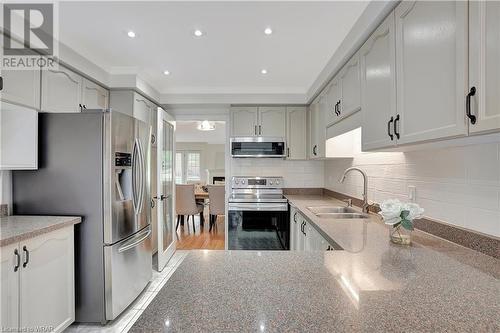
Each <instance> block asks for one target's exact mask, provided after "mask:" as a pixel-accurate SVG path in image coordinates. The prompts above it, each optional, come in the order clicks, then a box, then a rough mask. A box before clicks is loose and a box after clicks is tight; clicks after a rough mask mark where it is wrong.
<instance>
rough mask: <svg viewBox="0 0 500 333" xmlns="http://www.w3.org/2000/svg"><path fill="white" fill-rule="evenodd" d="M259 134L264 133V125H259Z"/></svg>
mask: <svg viewBox="0 0 500 333" xmlns="http://www.w3.org/2000/svg"><path fill="white" fill-rule="evenodd" d="M259 135H262V126H261V125H259Z"/></svg>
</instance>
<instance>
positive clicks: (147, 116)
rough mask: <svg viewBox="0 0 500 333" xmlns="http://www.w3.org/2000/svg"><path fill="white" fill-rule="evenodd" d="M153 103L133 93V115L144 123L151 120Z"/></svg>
mask: <svg viewBox="0 0 500 333" xmlns="http://www.w3.org/2000/svg"><path fill="white" fill-rule="evenodd" d="M153 108H154V105H153V103H151V102H150V101H149V100H148V99H146V98H144V97H142V96H141V95H139V94H137V93H134V117H135V118H136V119H139V120H142V121H143V122H145V123H146V124H149V123H150V122H151V114H152V112H153Z"/></svg>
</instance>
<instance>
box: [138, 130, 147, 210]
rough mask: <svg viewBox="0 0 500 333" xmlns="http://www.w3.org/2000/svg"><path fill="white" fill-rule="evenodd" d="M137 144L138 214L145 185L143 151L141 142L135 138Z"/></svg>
mask: <svg viewBox="0 0 500 333" xmlns="http://www.w3.org/2000/svg"><path fill="white" fill-rule="evenodd" d="M137 143H138V146H139V157H140V161H139V164H140V179H141V182H140V191H139V204H138V206H139V207H138V209H137V212H138V213H139V214H140V213H141V212H142V209H143V206H144V192H145V186H146V175H145V172H146V166H145V159H144V151H143V149H142V144H141V142H140V141H139V140H137Z"/></svg>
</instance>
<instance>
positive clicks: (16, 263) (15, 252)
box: [14, 249, 21, 272]
mask: <svg viewBox="0 0 500 333" xmlns="http://www.w3.org/2000/svg"><path fill="white" fill-rule="evenodd" d="M14 256H15V257H16V261H15V264H14V272H17V270H18V269H19V265H20V264H21V256H19V251H17V249H15V250H14Z"/></svg>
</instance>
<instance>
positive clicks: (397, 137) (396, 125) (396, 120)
mask: <svg viewBox="0 0 500 333" xmlns="http://www.w3.org/2000/svg"><path fill="white" fill-rule="evenodd" d="M398 122H399V114H398V115H397V116H396V119H394V134H396V139H398V140H399V131H398Z"/></svg>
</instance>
